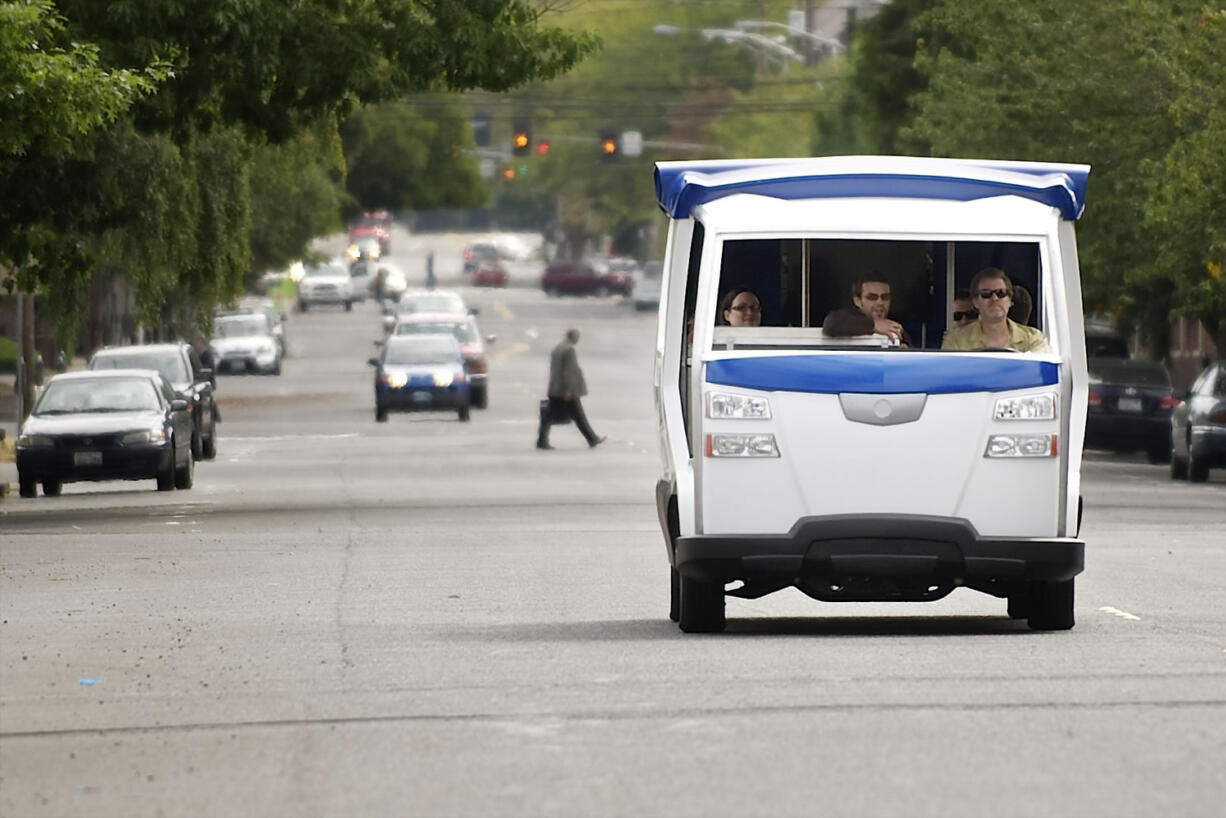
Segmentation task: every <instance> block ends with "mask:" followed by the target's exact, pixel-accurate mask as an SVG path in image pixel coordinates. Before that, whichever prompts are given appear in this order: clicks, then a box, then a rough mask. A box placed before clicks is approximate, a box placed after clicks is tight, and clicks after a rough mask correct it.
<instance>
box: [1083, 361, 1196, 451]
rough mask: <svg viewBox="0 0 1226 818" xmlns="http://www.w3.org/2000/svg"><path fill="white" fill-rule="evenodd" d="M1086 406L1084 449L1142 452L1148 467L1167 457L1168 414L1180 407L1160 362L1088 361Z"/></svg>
mask: <svg viewBox="0 0 1226 818" xmlns="http://www.w3.org/2000/svg"><path fill="white" fill-rule="evenodd" d="M1087 365H1088V368H1089V370H1090V406H1089V414H1087V415H1086V446H1088V447H1094V448H1107V449H1114V450H1116V451H1119V452H1131V451H1134V450H1136V449H1143V450H1144V451H1145V453H1146V454H1147V455H1148V456H1149V461H1150V462H1151V463H1165V462H1166V460H1167V458H1168V457H1170V455H1171V439H1170V437H1171V410H1172V409H1174V408H1175V406H1176V405H1177V404H1178V403H1179V400H1178V399H1177V398H1176V397H1175V395H1174V388H1173V387H1172V386H1171V376H1170V373H1168V372H1167V371H1166V367H1165V366H1163V365H1162V364H1161V363H1157V362H1153V361H1130V360H1128V359H1126V358H1090V359H1089V360H1088V361H1087Z"/></svg>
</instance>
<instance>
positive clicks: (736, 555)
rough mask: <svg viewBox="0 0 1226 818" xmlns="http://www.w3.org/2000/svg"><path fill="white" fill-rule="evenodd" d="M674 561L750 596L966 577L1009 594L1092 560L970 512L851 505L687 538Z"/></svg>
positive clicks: (835, 594)
mask: <svg viewBox="0 0 1226 818" xmlns="http://www.w3.org/2000/svg"><path fill="white" fill-rule="evenodd" d="M674 566H675V567H676V568H677V570H678V571H679V572H680V573H681V574H682V575H684V576H687V577H690V578H693V579H702V580H707V581H721V582H725V583H727V582H733V581H736V580H741V581H743V582H745V585H746V592H745V593H742V594H738V595H742V596H759V595H761V594H764V593H769V592H770V591H771V590H777V589H779V588H783V587H787V586H789V585H797V586H798V587H800V588H801V589H802V590H805V591H806V592H807V593H811V594H812V595H814V596H819V598H826V596H824V595H823V594H824V593H825V592H826V591H827V590H829V593H830V598H834V599H840V598H849V597H848V596H847V594H845V593H840V592H839V591H838V589H842V588H855V587H873V588H879V587H882V585H883V583H882V582H881V581H885V584H887V585H888V584H889V583H891V582H893V583H896V584H898V585H899V586H900V587H901V586H905V587H916V586H918V585H923V584H924V583H931V584H932V585H933V587H934V589H935V588H936V587H946V588H948V587H956V586H961V585H965V586H968V587H973V588H976V589H977V590H984V591H988V592H989V593H996V594H998V595H1002V596H1004V595H1007V594H1009V593H1012V592H1013V590H1012V589H1013V588H1014V587H1016V585H1017V584H1018V583H1023V582H1036V581H1038V582H1062V581H1064V580H1068V579H1072V578H1073V577H1074V576H1076V575H1077V574H1079V573H1080V572H1081V571H1082V569H1083V568H1084V567H1085V543H1084V542H1082V541H1081V540H1076V539H1071V538H1063V537H1057V538H1051V539H1005V538H996V537H981V536H980V535H979V533H978V532H977V531H976V530H975V527H974V526H973V525H972V524H971V523H970V522H969V521H968V520H965V519H961V518H951V517H935V516H921V515H907V514H846V515H831V516H820V517H806V518H804V519H801V520H798V521H797V522H796V524H795V525H794V526H793V527H792V530H791V531H789V532H788V533H787V534H782V535H753V534H738V535H716V534H706V535H696V536H682V537H678V538H677V540H676V551H675V554H674ZM755 589H760V590H761V593H757V592H756V591H755ZM813 589H817V591H816V592H814V590H813ZM945 593H948V590H946V591H945ZM941 595H943V594H941ZM873 598H878V597H877V596H876V595H875V594H874V595H873ZM934 598H936V597H935V596H934Z"/></svg>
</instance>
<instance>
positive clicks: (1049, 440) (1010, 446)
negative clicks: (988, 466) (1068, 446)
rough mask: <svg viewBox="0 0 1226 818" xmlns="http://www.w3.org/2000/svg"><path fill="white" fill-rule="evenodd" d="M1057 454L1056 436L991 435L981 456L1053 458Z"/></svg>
mask: <svg viewBox="0 0 1226 818" xmlns="http://www.w3.org/2000/svg"><path fill="white" fill-rule="evenodd" d="M1057 452H1058V447H1057V445H1056V435H992V436H991V437H989V438H988V447H987V449H986V450H985V451H984V453H983V456H984V457H987V458H996V457H1055V456H1056V454H1057Z"/></svg>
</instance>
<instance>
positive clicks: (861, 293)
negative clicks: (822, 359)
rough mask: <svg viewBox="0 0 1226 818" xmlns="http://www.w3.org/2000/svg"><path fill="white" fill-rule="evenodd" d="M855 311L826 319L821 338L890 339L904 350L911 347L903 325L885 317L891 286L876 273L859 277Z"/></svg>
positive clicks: (855, 286) (844, 310) (845, 309)
mask: <svg viewBox="0 0 1226 818" xmlns="http://www.w3.org/2000/svg"><path fill="white" fill-rule="evenodd" d="M851 300H852V303H853V304H854V305H855V306H853V307H843V308H841V309H837V310H835V311H834V312H832V313H830V314H829V315H827V316H826V320H825V321H823V322H822V334H823V335H827V336H830V337H831V338H847V337H849V336H852V335H872V334H873V333H878V334H880V335H887V336H889V337H890V338H891V339H893V340H895V341H898V342H899V343H900V344H901V345H902V346H905V347H906V346H911V339H910V338H909V337H908V336H907V331H906V330H904V329H903V328H902V324H900V323H898V322H897V321H892V320H890V319H889V318H887V317H886V316H887V315H888V314H889V312H890V282H888V281H886V278H885V276H884V275H882V274H881V273H879V272H877V271H876V270H874V271H873V272H871V273H869V274H868V275H864V276H860V277H859V278H857V279H856V280H855V283H854V284H852V288H851Z"/></svg>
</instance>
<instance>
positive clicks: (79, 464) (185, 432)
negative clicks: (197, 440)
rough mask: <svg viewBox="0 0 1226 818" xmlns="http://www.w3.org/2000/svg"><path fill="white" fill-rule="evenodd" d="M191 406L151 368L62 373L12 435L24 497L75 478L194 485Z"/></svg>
mask: <svg viewBox="0 0 1226 818" xmlns="http://www.w3.org/2000/svg"><path fill="white" fill-rule="evenodd" d="M188 406H189V404H188V402H187V401H186V400H183V398H182V397H181V396H180V395H179V394H178V393H177V392H175V389H174V387H173V386H171V385H170V382H169V381H167V380H166V378H164V377H163V376H162V375H161V374H160V373H158V372H156V371H153V370H148V369H110V370H105V371H94V370H90V371H85V372H65V373H63V374H61V375H56V376H55V377H53V378H52V379H51V380H49V381H47V385H46V386H45V387H43V391H42V393H41V394H40V395H39V396H38V401H37V402H36V403H35V404H34V409H33V410H32V411H31V412H30V417H29V418H27V419H26V422H25V424H24V425H23V426H22V429H21V434H20V435H18V436H17V478H18V483H19V487H20V490H21V496H22V497H33V496H34V493H35V489H36V487H37V484H38V483H40V482H41V483H42V484H43V493H44V494H46V495H48V496H50V497H54V496H55V495H57V494H59V493H60V488H61V486H62V485H63V484H64V483H68V482H73V481H78V480H144V479H149V478H153V479H156V480H157V486H158V491H170V490H171V489H176V488H180V489H189V488H191V487H192V482H193V480H194V461H193V459H192V417H191V413H190V412H189V411H188Z"/></svg>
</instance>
